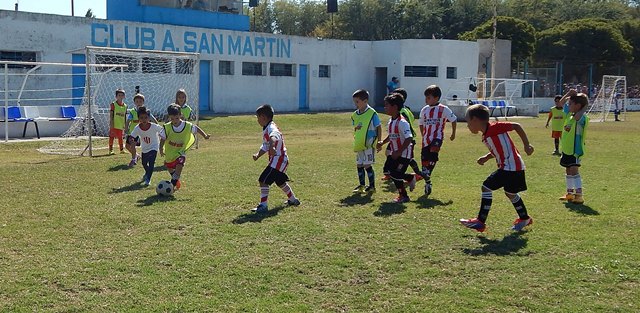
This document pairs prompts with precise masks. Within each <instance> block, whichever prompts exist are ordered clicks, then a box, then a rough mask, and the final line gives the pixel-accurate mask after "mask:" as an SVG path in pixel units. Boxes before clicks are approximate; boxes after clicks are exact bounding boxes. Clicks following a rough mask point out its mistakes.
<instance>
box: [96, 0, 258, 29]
mask: <svg viewBox="0 0 640 313" xmlns="http://www.w3.org/2000/svg"><path fill="white" fill-rule="evenodd" d="M107 19H108V20H121V21H132V22H142V23H156V24H169V25H178V26H193V27H202V28H212V29H227V30H239V31H249V16H246V15H239V14H230V13H217V12H208V11H200V10H191V9H177V8H176V9H173V8H163V7H156V6H142V5H140V1H137V0H107Z"/></svg>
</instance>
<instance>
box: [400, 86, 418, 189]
mask: <svg viewBox="0 0 640 313" xmlns="http://www.w3.org/2000/svg"><path fill="white" fill-rule="evenodd" d="M393 92H394V93H399V94H400V95H401V96H402V98H403V99H404V107H403V108H402V110H400V114H402V116H404V118H405V119H406V120H407V122H409V126H410V127H411V135H412V136H413V142H412V145H411V149H412V150H411V160H409V166H411V169H412V170H413V172H414V173H416V174H418V175H419V177H420V178H424V176H422V171H421V170H420V167H418V162H416V160H415V158H414V157H413V149H415V147H416V139H415V138H416V131H415V130H414V129H413V121H414V120H415V116H414V115H413V112H412V111H411V108H410V107H409V106H408V105H407V90H406V89H404V88H398V89H396V90H394V91H393ZM416 178H418V177H416ZM411 191H413V190H411Z"/></svg>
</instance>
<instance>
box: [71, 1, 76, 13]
mask: <svg viewBox="0 0 640 313" xmlns="http://www.w3.org/2000/svg"><path fill="white" fill-rule="evenodd" d="M71 16H75V14H74V12H73V0H71Z"/></svg>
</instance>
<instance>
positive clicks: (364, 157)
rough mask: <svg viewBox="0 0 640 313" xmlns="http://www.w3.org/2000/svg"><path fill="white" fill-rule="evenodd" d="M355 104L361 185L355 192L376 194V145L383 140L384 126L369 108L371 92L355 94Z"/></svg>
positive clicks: (355, 133) (354, 113) (354, 141)
mask: <svg viewBox="0 0 640 313" xmlns="http://www.w3.org/2000/svg"><path fill="white" fill-rule="evenodd" d="M353 103H354V104H355V105H356V108H357V110H356V111H355V112H353V114H351V125H353V126H354V133H353V138H354V140H353V151H355V152H356V166H357V168H358V180H359V181H360V185H358V187H356V189H354V190H353V192H358V193H362V192H375V191H376V183H375V173H374V172H373V166H372V165H373V164H374V163H375V160H376V152H375V151H374V147H373V146H374V143H377V142H378V139H379V138H382V126H381V125H380V117H378V112H376V110H374V109H373V108H372V107H371V106H369V92H368V91H366V90H364V89H359V90H356V91H355V92H354V93H353ZM365 171H366V173H367V176H368V177H369V186H367V187H366V188H365V186H364V184H365Z"/></svg>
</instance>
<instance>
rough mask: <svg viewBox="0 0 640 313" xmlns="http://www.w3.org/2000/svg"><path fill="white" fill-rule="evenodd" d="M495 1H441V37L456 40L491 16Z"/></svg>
mask: <svg viewBox="0 0 640 313" xmlns="http://www.w3.org/2000/svg"><path fill="white" fill-rule="evenodd" d="M494 1H495V0H442V1H441V5H440V8H441V9H442V10H443V16H442V25H443V26H442V31H441V33H442V37H443V38H447V39H456V38H458V36H459V35H460V34H461V33H463V32H466V31H470V30H472V29H474V28H475V27H476V26H478V25H480V24H482V23H484V22H485V21H486V20H488V19H489V18H491V16H493V12H492V11H493V3H494Z"/></svg>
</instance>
